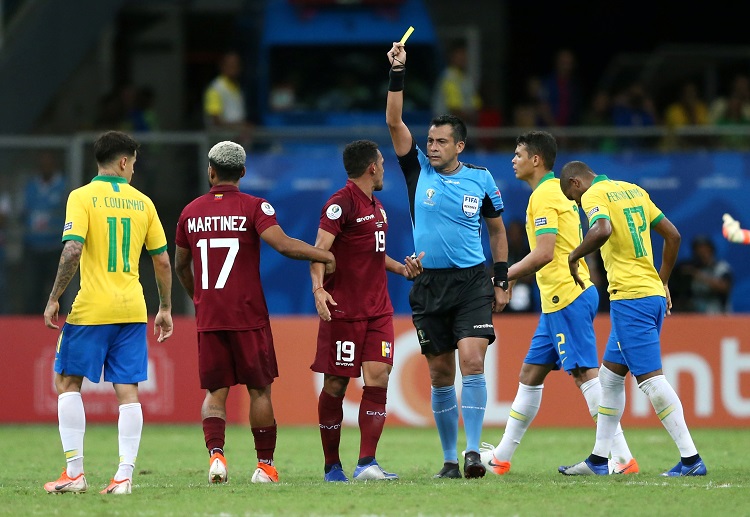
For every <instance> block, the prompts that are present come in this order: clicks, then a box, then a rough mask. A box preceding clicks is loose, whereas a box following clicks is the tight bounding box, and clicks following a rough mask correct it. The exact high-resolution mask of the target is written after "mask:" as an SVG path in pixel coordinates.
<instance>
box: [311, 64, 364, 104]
mask: <svg viewBox="0 0 750 517" xmlns="http://www.w3.org/2000/svg"><path fill="white" fill-rule="evenodd" d="M372 102H373V95H372V92H371V91H370V90H369V89H368V88H367V86H365V85H364V84H363V83H362V81H360V80H359V79H358V78H357V76H356V75H355V74H354V73H352V72H351V71H347V72H342V73H341V74H339V75H338V78H337V83H336V86H335V87H334V88H333V89H332V90H330V91H329V92H328V93H326V94H324V95H322V96H321V97H320V98H319V99H318V103H317V104H318V105H317V108H318V109H319V110H320V111H348V110H355V111H356V110H366V109H371V108H372Z"/></svg>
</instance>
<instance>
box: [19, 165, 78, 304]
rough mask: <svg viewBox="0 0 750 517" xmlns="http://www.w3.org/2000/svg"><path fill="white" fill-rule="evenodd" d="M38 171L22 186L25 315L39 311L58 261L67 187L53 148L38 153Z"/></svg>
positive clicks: (49, 288) (45, 301)
mask: <svg viewBox="0 0 750 517" xmlns="http://www.w3.org/2000/svg"><path fill="white" fill-rule="evenodd" d="M38 167H39V170H38V172H37V173H36V174H35V175H34V176H32V177H31V178H29V179H28V181H27V182H26V185H25V186H24V192H23V205H22V207H21V214H22V217H23V229H24V234H23V244H24V252H23V262H24V267H25V269H26V273H25V275H24V278H25V284H26V299H25V304H24V309H23V310H24V312H25V313H26V314H41V313H42V312H44V307H45V306H46V305H47V296H48V295H49V292H50V290H51V289H52V283H53V282H54V280H55V275H56V274H57V264H58V262H59V260H60V251H61V250H62V244H61V241H60V238H61V236H62V230H63V225H64V223H65V202H66V199H67V186H66V184H65V176H64V175H63V173H62V171H61V170H60V163H59V157H58V155H57V154H55V153H54V152H52V151H44V152H42V153H41V154H40V155H39V164H38Z"/></svg>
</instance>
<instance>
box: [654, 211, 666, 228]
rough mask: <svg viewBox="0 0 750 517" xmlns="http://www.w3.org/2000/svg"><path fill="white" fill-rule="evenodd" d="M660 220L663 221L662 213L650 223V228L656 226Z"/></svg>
mask: <svg viewBox="0 0 750 517" xmlns="http://www.w3.org/2000/svg"><path fill="white" fill-rule="evenodd" d="M662 219H664V213H661V214H659V215H657V216H656V219H654V220H653V221H651V228H653V227H654V226H656V225H657V224H659V221H661V220H662Z"/></svg>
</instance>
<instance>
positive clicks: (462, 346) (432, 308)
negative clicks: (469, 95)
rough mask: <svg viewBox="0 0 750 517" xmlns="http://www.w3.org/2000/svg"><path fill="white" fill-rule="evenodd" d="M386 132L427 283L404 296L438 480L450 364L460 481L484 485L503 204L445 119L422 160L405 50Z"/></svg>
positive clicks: (446, 456) (395, 70)
mask: <svg viewBox="0 0 750 517" xmlns="http://www.w3.org/2000/svg"><path fill="white" fill-rule="evenodd" d="M388 62H389V63H390V64H391V70H390V84H389V87H388V90H389V91H388V101H387V105H386V123H387V124H388V130H389V131H390V134H391V140H392V141H393V148H394V150H395V151H396V156H397V157H398V161H399V165H400V166H401V170H402V171H403V173H404V177H405V178H406V186H407V191H408V194H409V203H410V212H411V220H412V229H413V234H414V248H415V249H418V250H424V251H425V258H424V259H423V261H422V262H423V264H424V268H425V269H424V273H423V274H422V275H420V276H418V277H417V278H416V279H415V281H414V285H413V287H412V289H411V293H410V294H409V303H410V304H411V308H412V321H413V322H414V327H415V328H416V330H417V337H418V338H419V344H420V347H421V349H422V354H423V355H424V356H425V357H426V358H427V365H428V367H429V369H430V379H431V382H432V396H431V398H432V411H433V414H434V416H435V423H436V424H437V428H438V433H439V435H440V442H441V444H442V447H443V461H444V465H443V468H442V469H441V470H440V472H438V473H437V474H436V476H435V477H438V478H460V477H461V471H460V470H459V468H458V454H457V447H456V441H457V439H458V402H457V398H456V390H455V386H454V382H455V378H456V354H455V352H454V351H455V350H458V359H459V367H460V370H461V376H462V396H461V416H462V417H463V421H464V427H465V430H466V449H465V456H464V469H463V470H464V476H466V477H467V478H476V477H482V476H484V474H485V467H484V466H483V465H482V462H481V461H480V456H479V438H480V435H481V432H482V422H483V421H484V411H485V406H486V404H487V386H486V383H485V378H484V357H485V355H486V353H487V347H488V346H489V344H490V343H492V342H493V341H494V340H495V331H494V328H493V326H492V312H493V310H494V311H495V312H500V311H502V310H503V309H504V308H505V305H506V304H507V303H508V300H509V294H508V262H507V261H508V242H507V239H506V235H505V225H504V224H503V219H502V217H501V213H502V211H503V200H502V198H501V197H500V191H499V190H498V188H497V185H496V184H495V180H494V179H493V178H492V175H491V174H490V172H489V171H488V170H487V169H486V168H484V167H478V166H475V165H470V164H468V163H463V162H461V161H460V160H459V154H460V153H461V152H462V151H463V150H464V147H465V145H466V125H465V124H464V123H463V122H462V121H461V119H459V118H457V117H454V116H452V115H443V116H439V117H437V118H435V119H433V120H432V123H431V125H430V129H429V132H428V134H427V146H426V147H425V151H426V152H425V151H423V150H422V149H420V148H419V147H417V145H416V142H415V141H414V139H413V138H412V135H411V132H410V131H409V128H408V127H407V126H406V124H404V121H403V119H402V112H403V104H404V95H403V89H404V76H405V73H406V50H405V49H404V46H403V45H402V44H400V43H394V44H393V47H392V48H391V49H390V50H389V51H388ZM482 218H483V219H484V221H485V224H486V226H487V229H488V231H489V241H490V248H491V252H492V259H493V261H494V287H493V281H492V280H490V278H489V276H488V275H487V273H486V269H485V255H484V250H483V249H482V241H481V228H482V226H481V219H482Z"/></svg>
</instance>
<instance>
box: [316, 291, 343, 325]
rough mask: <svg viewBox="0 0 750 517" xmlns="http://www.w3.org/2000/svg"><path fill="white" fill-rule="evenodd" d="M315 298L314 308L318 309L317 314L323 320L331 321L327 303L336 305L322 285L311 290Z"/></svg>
mask: <svg viewBox="0 0 750 517" xmlns="http://www.w3.org/2000/svg"><path fill="white" fill-rule="evenodd" d="M313 297H314V298H315V309H316V310H317V311H318V316H320V319H322V320H323V321H331V309H329V308H328V304H331V305H333V306H336V305H338V304H337V303H336V301H335V300H334V299H333V297H332V296H331V295H330V293H329V292H328V291H326V290H325V289H323V288H322V287H321V288H319V289H316V290H315V292H313Z"/></svg>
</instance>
